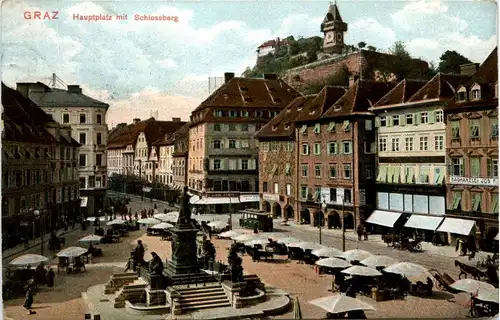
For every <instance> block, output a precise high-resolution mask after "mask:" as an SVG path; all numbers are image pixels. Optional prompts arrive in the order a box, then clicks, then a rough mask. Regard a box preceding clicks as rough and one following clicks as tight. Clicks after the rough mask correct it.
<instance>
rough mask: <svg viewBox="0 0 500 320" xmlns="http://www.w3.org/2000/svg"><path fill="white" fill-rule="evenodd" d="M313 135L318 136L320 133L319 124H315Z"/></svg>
mask: <svg viewBox="0 0 500 320" xmlns="http://www.w3.org/2000/svg"><path fill="white" fill-rule="evenodd" d="M314 133H316V134H320V133H321V125H320V124H319V123H316V124H315V125H314Z"/></svg>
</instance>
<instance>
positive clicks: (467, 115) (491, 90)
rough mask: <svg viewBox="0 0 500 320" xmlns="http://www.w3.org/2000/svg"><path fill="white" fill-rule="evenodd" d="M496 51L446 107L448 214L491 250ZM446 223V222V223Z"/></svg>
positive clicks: (494, 217) (494, 227) (494, 216)
mask: <svg viewBox="0 0 500 320" xmlns="http://www.w3.org/2000/svg"><path fill="white" fill-rule="evenodd" d="M497 64H498V57H497V49H495V50H494V51H493V52H492V53H491V54H490V55H489V56H488V58H487V59H486V60H485V61H484V63H483V64H482V65H481V66H480V67H479V69H478V70H477V72H475V73H474V75H473V76H472V78H471V79H470V80H469V81H468V82H467V83H465V84H463V85H462V86H457V87H456V89H457V92H456V95H455V98H454V99H453V100H452V101H451V102H450V103H449V104H448V106H446V107H445V117H446V121H447V125H446V141H447V144H446V156H447V162H448V177H447V179H446V185H447V203H448V205H447V211H446V214H447V216H456V217H460V218H463V219H470V220H469V221H471V222H469V223H465V222H464V223H462V224H461V225H460V227H462V228H461V229H460V230H455V229H453V228H452V226H451V224H446V225H445V226H444V227H443V226H442V227H440V228H443V231H447V232H451V233H458V234H464V233H468V232H470V231H471V225H472V222H474V221H475V222H476V225H477V228H476V231H478V232H480V233H481V234H482V235H483V239H484V240H486V243H485V245H486V246H491V243H492V242H493V238H494V237H495V235H496V233H497V232H498V182H499V181H498V75H497V71H498V68H497ZM443 224H444V223H443ZM444 229H446V230H444Z"/></svg>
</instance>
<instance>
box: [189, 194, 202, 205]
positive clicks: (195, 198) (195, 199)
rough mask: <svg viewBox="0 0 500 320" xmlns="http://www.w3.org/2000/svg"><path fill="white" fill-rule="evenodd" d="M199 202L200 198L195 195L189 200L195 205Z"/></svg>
mask: <svg viewBox="0 0 500 320" xmlns="http://www.w3.org/2000/svg"><path fill="white" fill-rule="evenodd" d="M188 194H189V192H188ZM198 200H200V197H199V196H197V195H193V196H191V198H189V203H191V204H193V203H195V202H197V201H198Z"/></svg>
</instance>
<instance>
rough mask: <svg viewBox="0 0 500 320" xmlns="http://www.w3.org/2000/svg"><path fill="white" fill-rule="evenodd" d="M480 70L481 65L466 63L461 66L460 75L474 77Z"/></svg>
mask: <svg viewBox="0 0 500 320" xmlns="http://www.w3.org/2000/svg"><path fill="white" fill-rule="evenodd" d="M478 69H479V63H466V64H462V65H460V74H461V75H462V76H472V75H473V74H474V73H476V71H477V70H478Z"/></svg>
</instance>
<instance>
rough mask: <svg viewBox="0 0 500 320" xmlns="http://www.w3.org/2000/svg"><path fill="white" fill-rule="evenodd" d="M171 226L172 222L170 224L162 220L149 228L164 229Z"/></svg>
mask: <svg viewBox="0 0 500 320" xmlns="http://www.w3.org/2000/svg"><path fill="white" fill-rule="evenodd" d="M173 226H174V225H173V224H170V223H167V222H162V223H158V224H155V225H154V226H152V227H151V229H158V230H164V229H168V228H172V227H173Z"/></svg>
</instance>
